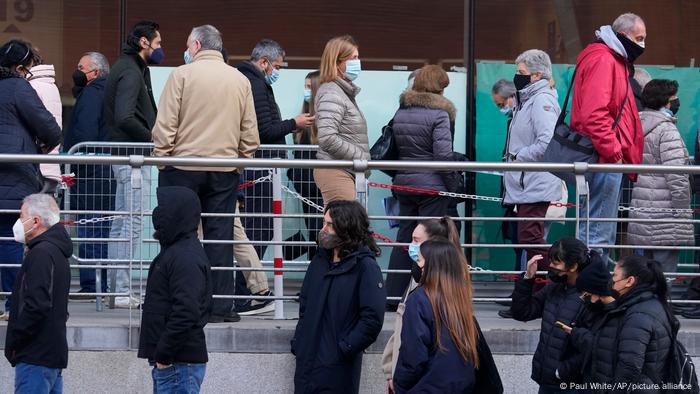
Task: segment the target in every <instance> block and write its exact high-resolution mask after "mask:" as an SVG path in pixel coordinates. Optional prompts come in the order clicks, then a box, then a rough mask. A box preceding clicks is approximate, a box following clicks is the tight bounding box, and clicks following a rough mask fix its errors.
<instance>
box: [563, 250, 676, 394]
mask: <svg viewBox="0 0 700 394" xmlns="http://www.w3.org/2000/svg"><path fill="white" fill-rule="evenodd" d="M611 290H612V294H613V296H614V297H615V299H616V300H615V302H614V303H612V304H609V305H606V306H605V311H606V312H607V313H605V315H604V317H602V318H601V319H600V320H599V321H598V322H597V323H596V324H594V325H593V326H592V328H591V329H586V328H580V327H573V329H572V330H571V339H572V342H573V344H574V345H575V346H576V347H577V348H579V349H588V350H589V351H590V353H589V354H588V355H587V357H586V358H587V360H588V362H587V363H586V369H585V370H584V381H585V382H587V383H589V387H588V388H589V389H590V388H591V386H590V384H591V383H613V384H615V383H624V384H628V385H629V384H640V385H653V384H659V385H661V384H663V383H666V382H667V381H668V379H667V377H668V376H667V375H668V371H667V366H668V363H667V361H668V356H669V351H670V350H671V344H672V339H673V335H675V333H677V332H678V328H679V323H678V320H676V319H675V317H673V313H672V312H671V311H670V308H669V307H668V304H667V303H666V299H667V296H668V286H667V285H666V278H665V277H664V273H663V269H662V268H661V265H660V264H659V263H658V262H657V261H654V260H649V259H647V258H645V257H642V256H636V255H633V256H629V257H626V258H624V259H622V260H620V261H619V262H618V263H617V265H616V266H615V271H614V272H613V277H612V284H611ZM600 392H607V391H605V390H601V391H600ZM636 392H640V393H658V392H660V391H658V390H646V391H645V390H635V393H636Z"/></svg>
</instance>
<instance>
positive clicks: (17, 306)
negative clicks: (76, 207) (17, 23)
mask: <svg viewBox="0 0 700 394" xmlns="http://www.w3.org/2000/svg"><path fill="white" fill-rule="evenodd" d="M58 221H59V210H58V206H57V205H56V201H54V199H53V198H52V197H51V196H50V195H48V194H31V195H29V196H27V197H26V198H25V199H24V201H23V202H22V208H21V214H20V217H19V219H18V220H17V222H16V223H15V225H14V226H13V228H12V232H13V233H14V238H15V241H17V242H20V243H23V244H26V248H27V252H26V255H25V257H24V261H23V262H22V268H20V271H19V275H18V276H17V280H16V281H15V286H14V289H13V290H12V306H11V308H12V309H11V312H10V321H9V323H8V324H7V335H6V337H5V357H6V358H7V360H8V361H9V362H10V364H12V366H13V367H16V369H15V392H16V393H49V392H51V393H60V392H62V390H63V377H62V375H61V370H62V369H64V368H66V367H67V366H68V342H67V340H66V321H67V320H68V291H69V289H70V267H69V265H68V257H70V255H71V254H72V253H73V243H72V241H71V239H70V236H69V235H68V232H67V231H66V229H65V227H63V225H62V224H59V223H58Z"/></svg>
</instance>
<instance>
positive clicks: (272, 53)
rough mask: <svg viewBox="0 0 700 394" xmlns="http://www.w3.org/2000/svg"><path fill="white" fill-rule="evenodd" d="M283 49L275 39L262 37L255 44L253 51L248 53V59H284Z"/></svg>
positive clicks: (255, 60)
mask: <svg viewBox="0 0 700 394" xmlns="http://www.w3.org/2000/svg"><path fill="white" fill-rule="evenodd" d="M284 56H285V53H284V49H282V47H281V46H280V44H278V43H277V42H276V41H273V40H270V39H267V38H264V39H262V40H260V41H259V42H258V43H257V44H255V48H253V52H252V53H251V54H250V60H252V61H254V62H257V61H258V60H260V59H263V58H265V59H267V60H269V61H270V62H274V61H275V60H277V59H280V58H282V59H284Z"/></svg>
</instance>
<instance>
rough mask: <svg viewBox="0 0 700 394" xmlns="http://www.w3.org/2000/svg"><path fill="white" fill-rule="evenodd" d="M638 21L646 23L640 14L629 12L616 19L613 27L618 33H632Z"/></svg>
mask: <svg viewBox="0 0 700 394" xmlns="http://www.w3.org/2000/svg"><path fill="white" fill-rule="evenodd" d="M637 23H644V20H643V19H642V18H641V17H640V16H639V15H636V14H633V13H631V12H628V13H625V14H622V15H620V16H618V17H617V19H615V22H613V24H612V29H613V31H615V32H616V33H632V31H633V30H634V26H635V25H636V24H637Z"/></svg>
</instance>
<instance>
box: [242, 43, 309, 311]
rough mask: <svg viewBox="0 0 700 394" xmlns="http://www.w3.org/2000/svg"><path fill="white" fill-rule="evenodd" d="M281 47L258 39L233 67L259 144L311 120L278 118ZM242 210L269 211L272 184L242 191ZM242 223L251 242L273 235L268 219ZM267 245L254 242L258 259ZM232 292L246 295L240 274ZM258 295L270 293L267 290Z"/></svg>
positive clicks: (254, 174) (246, 307) (252, 306)
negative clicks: (249, 94)
mask: <svg viewBox="0 0 700 394" xmlns="http://www.w3.org/2000/svg"><path fill="white" fill-rule="evenodd" d="M284 56H285V53H284V50H283V49H282V47H281V46H280V44H278V43H277V42H275V41H273V40H268V39H263V40H260V42H258V43H257V44H256V45H255V48H253V52H252V53H251V55H250V60H248V61H245V62H243V63H241V64H239V65H238V66H237V68H238V71H240V72H241V73H243V75H245V76H246V78H248V79H249V80H250V87H251V89H252V91H253V102H254V105H255V114H256V115H257V118H258V132H259V133H260V143H261V144H274V145H285V144H286V139H285V137H286V136H287V135H288V134H291V133H293V132H294V131H295V130H301V129H306V128H308V127H310V126H311V125H312V124H313V122H314V117H313V116H312V115H311V114H307V113H302V114H299V115H297V117H295V118H294V119H287V120H282V115H281V114H280V109H279V107H278V106H277V102H276V101H275V93H274V92H273V90H272V85H273V84H274V83H275V82H276V81H277V79H279V75H280V74H279V72H280V71H279V69H280V67H282V64H283V63H284ZM255 157H256V158H271V157H275V158H284V159H286V158H287V152H286V151H284V150H272V151H270V150H267V151H265V150H258V151H257V152H255ZM267 174H268V171H267V170H247V171H245V174H244V176H245V179H244V181H252V180H255V179H258V178H261V177H264V176H266V175H267ZM243 211H244V212H246V213H272V183H271V182H261V183H257V184H255V185H254V186H252V187H250V188H248V189H247V190H245V204H244V205H243ZM244 226H245V228H246V233H247V234H248V238H250V239H251V240H253V241H271V240H272V236H273V227H272V218H271V217H269V218H245V220H244ZM266 249H267V245H255V251H256V252H257V253H258V256H259V257H260V259H263V257H264V256H265V250H266ZM236 294H250V292H249V291H248V290H247V287H246V284H245V279H244V277H243V275H236ZM262 295H271V293H270V292H269V291H267V292H265V293H264V294H262ZM269 302H271V300H252V301H250V300H248V301H246V302H245V303H237V306H236V310H237V311H238V312H243V313H254V311H255V310H256V309H261V308H263V307H265V305H266V304H267V303H269Z"/></svg>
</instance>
